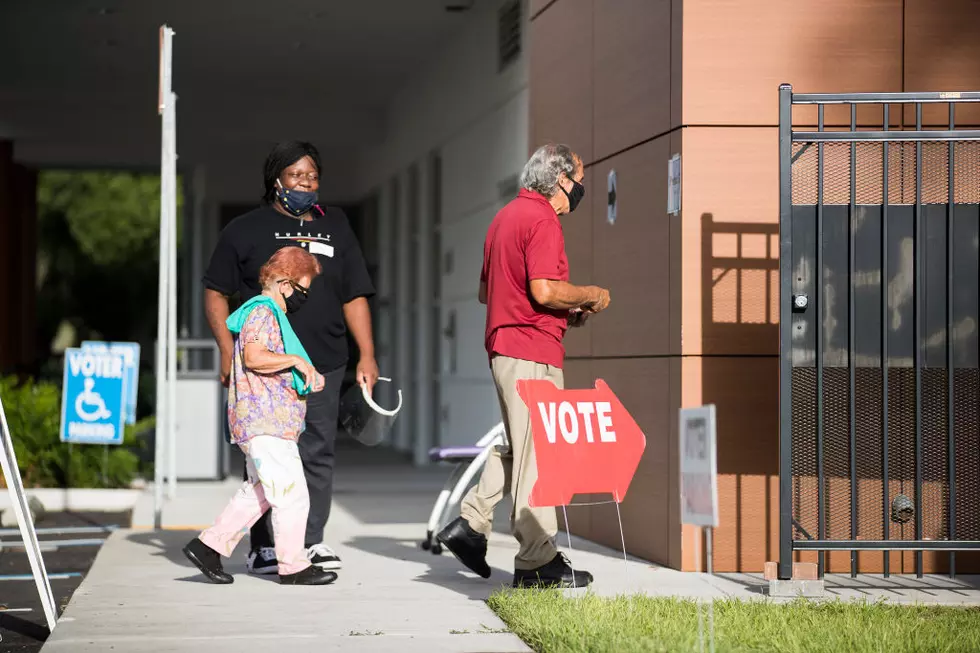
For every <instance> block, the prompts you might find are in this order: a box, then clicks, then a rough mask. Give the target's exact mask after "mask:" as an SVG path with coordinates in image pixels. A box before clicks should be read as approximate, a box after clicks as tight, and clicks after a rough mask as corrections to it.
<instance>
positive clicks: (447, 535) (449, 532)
mask: <svg viewBox="0 0 980 653" xmlns="http://www.w3.org/2000/svg"><path fill="white" fill-rule="evenodd" d="M436 539H437V540H439V542H441V543H442V545H443V546H444V547H446V548H447V549H449V550H450V551H451V552H452V554H453V555H454V556H456V559H457V560H459V561H460V562H462V563H463V564H464V565H466V566H467V567H468V568H469V569H471V570H472V571H473V572H474V573H476V574H478V575H480V576H482V577H483V578H490V565H488V564H487V538H486V536H485V535H483V534H482V533H477V532H476V531H475V530H473V529H472V528H470V525H469V523H468V522H467V521H466V520H465V519H463V518H462V517H457V518H456V519H454V520H453V521H451V522H449V524H448V525H447V526H446V527H445V528H444V529H442V530H441V531H439V534H438V535H436Z"/></svg>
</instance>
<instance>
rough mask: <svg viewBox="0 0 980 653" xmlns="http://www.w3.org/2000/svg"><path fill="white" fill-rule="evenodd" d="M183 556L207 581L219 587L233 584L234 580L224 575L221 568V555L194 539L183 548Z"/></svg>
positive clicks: (198, 539) (228, 575)
mask: <svg viewBox="0 0 980 653" xmlns="http://www.w3.org/2000/svg"><path fill="white" fill-rule="evenodd" d="M184 555H185V556H187V559H188V560H190V561H191V562H193V563H194V566H195V567H197V568H198V569H200V570H201V573H203V574H204V575H205V576H207V578H208V580H209V581H211V582H212V583H218V584H219V585H227V584H229V583H234V582H235V579H234V578H233V577H232V576H231V574H228V573H225V570H224V569H223V568H222V567H221V555H220V554H219V553H218V552H217V551H215V550H214V549H212V548H211V547H209V546H208V545H207V544H205V543H204V542H202V541H201V540H200V538H197V537H195V538H194V539H193V540H191V541H190V542H188V543H187V546H185V547H184Z"/></svg>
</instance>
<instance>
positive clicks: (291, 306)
mask: <svg viewBox="0 0 980 653" xmlns="http://www.w3.org/2000/svg"><path fill="white" fill-rule="evenodd" d="M307 299H309V295H307V294H306V293H304V292H301V291H300V290H298V289H297V288H296V287H295V286H293V294H292V295H290V296H289V297H283V301H285V302H286V312H287V313H295V312H296V311H298V310H299V309H301V308H303V304H305V303H306V300H307Z"/></svg>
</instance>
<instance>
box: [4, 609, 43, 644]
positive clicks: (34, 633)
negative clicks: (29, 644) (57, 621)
mask: <svg viewBox="0 0 980 653" xmlns="http://www.w3.org/2000/svg"><path fill="white" fill-rule="evenodd" d="M4 630H9V631H10V632H12V633H17V634H18V635H23V636H24V637H28V638H30V639H33V640H35V641H38V642H45V641H47V639H48V635H50V633H49V632H48V629H47V628H46V627H45V626H40V625H38V624H36V623H34V622H32V621H27V620H26V619H21V618H20V617H16V616H14V615H12V614H6V613H4V612H3V611H0V632H2V631H4Z"/></svg>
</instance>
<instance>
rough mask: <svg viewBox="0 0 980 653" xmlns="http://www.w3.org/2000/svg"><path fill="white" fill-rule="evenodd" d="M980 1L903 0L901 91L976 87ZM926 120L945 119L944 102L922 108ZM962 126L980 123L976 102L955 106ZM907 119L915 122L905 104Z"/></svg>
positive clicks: (978, 80) (937, 121) (979, 77)
mask: <svg viewBox="0 0 980 653" xmlns="http://www.w3.org/2000/svg"><path fill="white" fill-rule="evenodd" d="M978 62H980V0H906V2H905V90H906V91H976V90H980V63H978ZM922 113H923V121H924V122H925V124H932V125H937V124H938V125H943V124H947V121H948V119H949V113H948V108H947V105H944V104H940V105H934V106H929V105H926V106H925V107H924V108H923V112H922ZM956 114H957V115H956V122H957V124H960V125H980V105H976V104H961V105H959V106H958V107H957V109H956ZM906 121H907V124H909V125H915V113H914V111H913V110H912V109H911V107H909V108H908V109H907V110H906Z"/></svg>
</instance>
